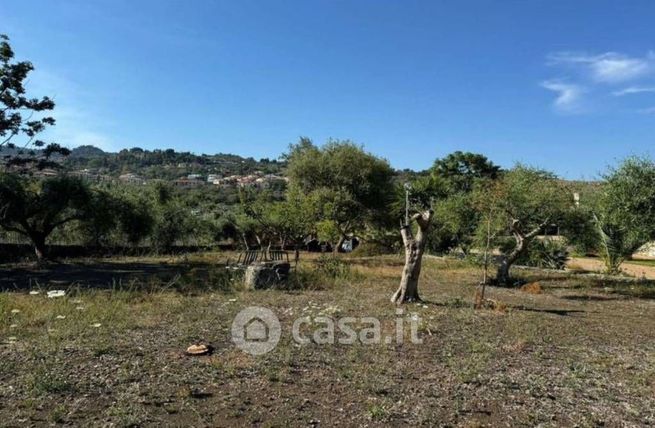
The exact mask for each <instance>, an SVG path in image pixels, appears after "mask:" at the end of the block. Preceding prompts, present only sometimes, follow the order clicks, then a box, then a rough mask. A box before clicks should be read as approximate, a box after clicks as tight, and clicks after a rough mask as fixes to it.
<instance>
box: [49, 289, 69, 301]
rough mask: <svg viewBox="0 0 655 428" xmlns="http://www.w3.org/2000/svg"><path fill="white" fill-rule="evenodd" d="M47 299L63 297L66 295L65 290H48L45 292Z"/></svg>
mask: <svg viewBox="0 0 655 428" xmlns="http://www.w3.org/2000/svg"><path fill="white" fill-rule="evenodd" d="M46 295H47V296H48V298H49V299H52V298H54V297H64V296H65V295H66V291H64V290H50V291H48V293H46Z"/></svg>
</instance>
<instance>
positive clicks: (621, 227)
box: [591, 157, 655, 274]
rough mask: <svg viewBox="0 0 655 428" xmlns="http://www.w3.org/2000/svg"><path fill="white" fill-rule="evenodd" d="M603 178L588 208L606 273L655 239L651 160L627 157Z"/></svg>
mask: <svg viewBox="0 0 655 428" xmlns="http://www.w3.org/2000/svg"><path fill="white" fill-rule="evenodd" d="M604 178H605V183H604V186H603V188H602V192H601V194H600V195H599V197H598V200H597V201H596V203H595V204H594V205H593V206H592V208H591V210H592V211H593V220H594V225H595V227H596V232H597V249H598V252H599V254H600V256H601V258H602V259H603V261H604V263H605V267H606V271H607V273H610V274H616V273H618V272H620V266H621V263H622V262H623V261H624V260H625V259H627V258H630V257H631V255H632V254H633V253H634V252H635V251H636V250H637V249H639V247H641V246H642V245H644V244H645V243H647V242H648V241H651V240H653V239H655V163H653V161H651V160H650V159H647V158H636V157H632V158H628V159H626V160H624V161H623V162H622V163H621V164H620V165H619V166H618V168H614V169H611V170H610V171H609V172H608V173H607V174H606V175H605V177H604Z"/></svg>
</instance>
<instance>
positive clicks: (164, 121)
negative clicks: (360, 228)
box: [0, 0, 655, 178]
mask: <svg viewBox="0 0 655 428" xmlns="http://www.w3.org/2000/svg"><path fill="white" fill-rule="evenodd" d="M653 22H655V2H653V1H637V0H634V1H630V2H622V1H618V0H617V1H602V0H593V1H591V0H590V1H584V0H576V1H570V0H568V1H536V0H534V1H531V0H522V1H510V0H504V1H466V0H460V1H455V0H453V1H448V2H446V1H412V0H397V1H386V0H369V1H364V0H361V1H355V0H349V1H312V0H299V1H293V2H292V1H282V0H278V1H264V0H260V1H250V0H238V1H237V0H233V1H200V0H186V1H167V0H157V1H153V0H140V1H126V0H111V1H109V0H107V1H104V0H103V1H100V0H66V1H63V0H62V1H51V0H43V1H33V0H3V2H2V5H0V31H1V32H4V33H6V34H8V35H9V36H10V37H11V40H12V45H13V46H14V49H15V51H16V52H17V56H18V57H19V59H29V60H31V61H32V62H33V63H34V64H35V66H36V68H37V71H35V72H34V74H33V76H32V77H31V79H30V86H29V87H30V88H31V89H32V90H33V91H34V92H33V93H34V94H38V95H46V94H47V95H51V96H54V97H55V100H56V102H57V109H56V111H55V117H56V118H57V119H58V124H57V126H56V128H55V129H53V130H52V131H51V132H50V135H48V137H50V138H54V139H56V140H57V141H58V142H60V143H64V144H67V145H70V146H76V145H80V144H94V145H98V146H100V147H102V148H103V149H109V150H117V149H120V148H124V147H134V146H138V147H143V148H148V149H154V148H169V147H172V148H175V149H179V150H189V151H193V152H197V153H217V152H228V153H237V154H241V155H245V156H253V157H256V158H260V157H277V156H278V155H279V154H281V153H282V152H283V151H285V150H286V148H287V146H288V144H289V143H292V142H295V141H296V140H297V138H298V137H299V136H301V135H303V136H309V137H311V138H312V139H314V141H315V142H318V143H321V142H324V141H325V140H326V139H327V138H329V137H333V138H338V139H351V140H353V141H355V142H357V143H360V144H363V145H364V146H365V148H366V149H367V150H369V151H371V152H373V153H375V154H377V155H380V156H383V157H385V158H387V159H388V160H389V161H390V162H391V164H392V165H393V166H394V167H397V168H412V169H416V170H419V169H424V168H427V167H429V166H430V165H431V163H432V162H433V160H434V159H435V158H437V157H440V156H443V155H445V154H447V153H449V152H451V151H454V150H468V151H474V152H480V153H484V154H486V155H487V156H488V157H490V158H491V159H492V160H494V161H495V162H496V163H499V164H501V165H503V166H506V167H507V166H511V165H512V164H513V163H514V162H515V161H521V162H525V163H529V164H533V165H539V166H542V167H544V168H547V169H550V170H553V171H555V172H557V173H558V174H560V175H562V176H565V177H569V178H592V177H594V176H596V175H597V174H598V173H599V172H601V171H603V170H604V169H605V167H606V166H607V165H608V164H612V163H614V162H615V161H616V160H617V159H620V158H622V157H625V156H627V155H631V154H653V153H652V152H653V150H652V147H653V136H654V135H655V132H654V131H655V26H654V25H653Z"/></svg>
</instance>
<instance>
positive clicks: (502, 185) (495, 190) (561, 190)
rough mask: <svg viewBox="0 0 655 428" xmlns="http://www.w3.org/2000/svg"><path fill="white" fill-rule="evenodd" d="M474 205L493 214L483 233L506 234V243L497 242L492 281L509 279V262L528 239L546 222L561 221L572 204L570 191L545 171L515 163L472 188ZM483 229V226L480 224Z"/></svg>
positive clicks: (526, 246) (513, 259)
mask: <svg viewBox="0 0 655 428" xmlns="http://www.w3.org/2000/svg"><path fill="white" fill-rule="evenodd" d="M476 206H477V208H478V210H479V211H480V213H481V214H482V215H486V216H488V215H490V214H489V213H493V214H494V219H493V221H491V220H490V219H489V220H488V221H487V222H486V225H485V228H490V227H493V228H494V229H495V230H494V231H490V230H489V231H487V233H486V235H487V236H494V237H495V238H496V239H495V241H496V242H495V243H496V244H500V242H499V238H502V237H509V238H510V245H509V246H504V245H500V248H501V255H500V262H499V265H498V271H497V275H496V282H497V283H499V284H508V283H509V282H510V268H511V267H512V264H514V262H515V261H516V260H517V259H518V258H519V257H520V256H522V255H523V254H524V252H525V251H526V250H527V248H528V246H529V244H530V242H532V240H534V239H535V238H536V237H537V236H538V235H539V234H540V233H542V231H543V229H544V228H545V227H546V226H548V225H550V224H558V223H560V222H562V221H563V220H564V219H565V218H566V217H567V214H568V212H569V211H570V210H571V209H572V208H573V195H572V194H571V193H570V192H569V191H568V190H567V189H566V188H565V187H564V186H563V185H562V184H561V182H560V181H559V180H557V178H556V177H555V176H554V175H553V174H552V173H549V172H547V171H543V170H540V169H536V168H531V167H527V166H524V165H520V164H519V165H517V166H515V167H514V168H512V169H511V170H509V171H507V172H505V173H503V175H502V176H501V177H500V178H499V179H497V180H494V181H493V182H491V183H490V184H489V185H487V186H482V187H480V188H479V189H478V191H477V192H476ZM481 229H483V228H481Z"/></svg>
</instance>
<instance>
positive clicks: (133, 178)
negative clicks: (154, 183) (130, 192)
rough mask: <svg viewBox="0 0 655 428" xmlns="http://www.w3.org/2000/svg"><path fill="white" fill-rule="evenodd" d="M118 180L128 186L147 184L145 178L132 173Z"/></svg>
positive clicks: (119, 177) (123, 175)
mask: <svg viewBox="0 0 655 428" xmlns="http://www.w3.org/2000/svg"><path fill="white" fill-rule="evenodd" d="M118 179H119V180H120V181H122V182H123V183H126V184H146V179H145V178H143V177H141V176H139V175H136V174H133V173H131V172H128V173H127V174H121V175H119V176H118Z"/></svg>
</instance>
